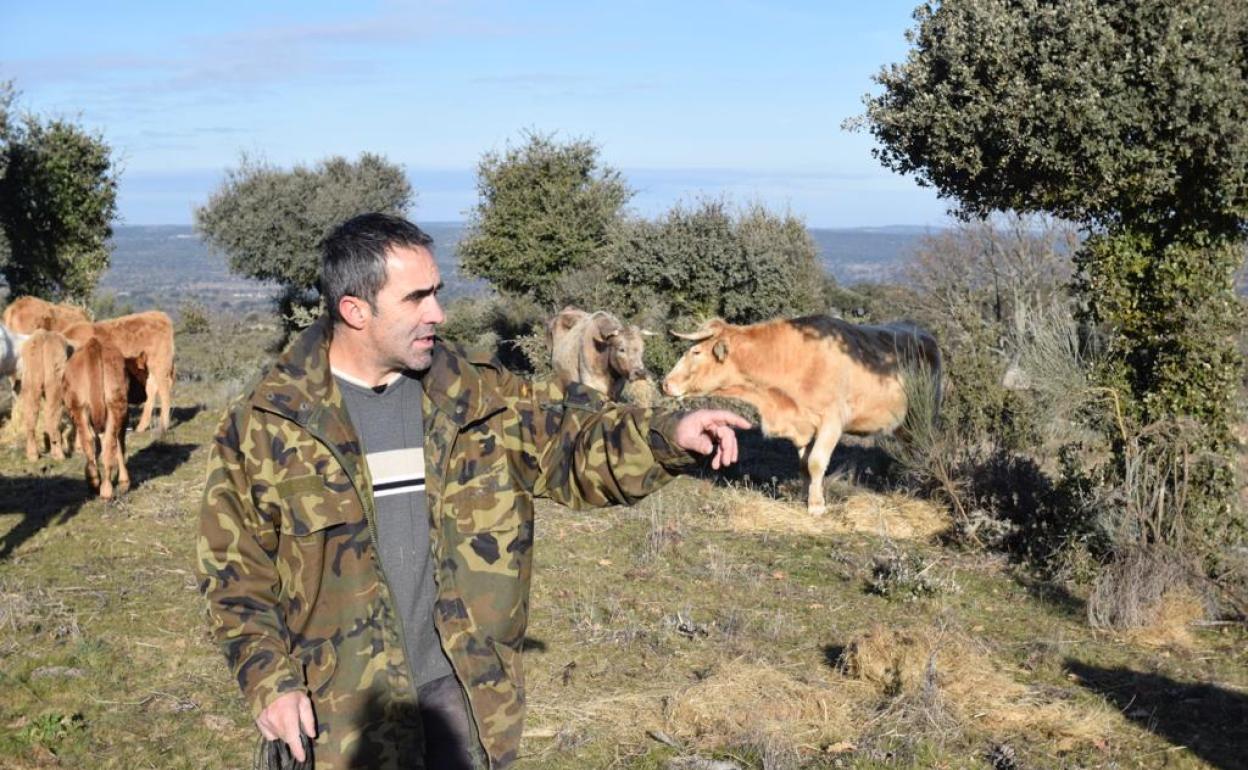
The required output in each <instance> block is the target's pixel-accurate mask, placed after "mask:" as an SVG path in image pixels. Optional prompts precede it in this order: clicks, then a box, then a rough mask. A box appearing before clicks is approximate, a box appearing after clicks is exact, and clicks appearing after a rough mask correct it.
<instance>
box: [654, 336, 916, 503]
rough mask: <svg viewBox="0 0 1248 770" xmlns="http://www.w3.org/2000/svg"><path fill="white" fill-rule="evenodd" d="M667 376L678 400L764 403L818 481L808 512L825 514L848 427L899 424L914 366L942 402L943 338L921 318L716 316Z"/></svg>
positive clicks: (777, 431) (861, 431) (771, 421)
mask: <svg viewBox="0 0 1248 770" xmlns="http://www.w3.org/2000/svg"><path fill="white" fill-rule="evenodd" d="M676 336H678V337H681V338H684V339H688V340H693V341H694V342H695V343H696V344H695V345H694V346H693V347H692V348H690V349H689V350H687V351H686V352H685V354H684V356H682V357H681V359H680V360H679V361H678V362H676V366H675V367H673V368H672V371H671V372H670V373H669V374H668V375H667V377H666V379H665V380H664V383H663V389H664V390H665V391H666V392H667V394H668V395H671V396H723V397H727V398H737V399H741V400H742V401H745V402H746V403H748V404H751V405H752V406H754V407H755V408H756V409H758V413H759V416H760V418H761V420H762V427H763V432H764V433H766V434H767V435H770V436H778V437H780V438H786V439H788V440H789V441H792V442H793V444H794V445H795V446H796V447H797V449H798V452H799V453H800V455H801V458H802V473H803V475H804V476H806V477H807V478H808V479H809V482H810V486H809V492H808V495H807V508H808V510H809V511H810V513H812V514H814V515H816V516H819V515H822V514H823V513H824V512H825V511H826V510H827V507H826V505H825V504H824V499H823V475H824V473H825V472H826V471H827V468H828V462H829V460H830V459H831V458H832V450H833V449H835V448H836V444H837V442H838V441H840V438H841V434H842V433H850V434H854V435H869V434H874V433H883V432H888V431H892V430H894V429H896V428H897V427H898V426H899V425H901V422H902V420H903V419H904V418H905V416H906V411H907V407H908V398H907V395H906V390H907V388H906V377H907V376H908V373H909V372H918V373H919V374H920V376H923V375H924V374H926V376H927V378H928V381H929V382H932V383H934V384H935V385H936V390H935V393H933V397H934V398H935V403H936V406H938V405H939V403H940V388H939V383H940V376H941V360H940V349H939V348H938V347H937V346H936V340H935V339H934V338H933V337H932V336H931V335H930V334H928V333H927V332H925V331H923V330H922V329H920V328H918V327H916V326H914V325H912V324H902V323H899V324H890V325H886V326H860V325H856V324H851V323H848V322H846V321H842V320H840V319H837V318H831V317H828V316H809V317H806V318H797V319H793V320H782V319H779V320H774V321H767V322H765V323H760V324H754V325H751V326H734V325H732V324H728V323H725V322H724V321H721V320H718V319H716V320H714V321H711V322H710V323H708V324H706V325H704V326H703V327H702V328H701V329H700V330H698V331H696V332H693V333H691V334H677V335H676Z"/></svg>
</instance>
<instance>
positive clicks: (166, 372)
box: [65, 310, 173, 431]
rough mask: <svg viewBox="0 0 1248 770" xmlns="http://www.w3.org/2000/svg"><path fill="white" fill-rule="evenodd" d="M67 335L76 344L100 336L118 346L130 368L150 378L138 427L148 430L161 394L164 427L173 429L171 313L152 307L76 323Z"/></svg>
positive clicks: (161, 415)
mask: <svg viewBox="0 0 1248 770" xmlns="http://www.w3.org/2000/svg"><path fill="white" fill-rule="evenodd" d="M65 336H66V337H68V338H69V341H70V343H72V344H74V345H80V344H82V343H83V342H85V341H86V340H87V339H90V338H91V337H96V338H98V339H100V340H101V341H102V342H106V343H108V344H110V345H112V346H113V347H115V348H117V350H119V351H120V352H121V355H122V356H123V357H124V358H125V359H126V369H127V371H129V372H130V373H131V375H132V376H134V377H135V379H136V380H139V381H142V380H143V379H144V377H145V379H146V388H147V399H146V400H145V401H144V402H143V414H142V416H141V417H139V424H138V426H137V427H136V428H135V430H138V431H142V430H146V429H147V428H148V427H149V425H150V424H151V420H152V409H153V408H154V407H155V406H156V397H157V396H159V397H160V429H161V430H168V429H169V414H170V410H171V409H172V408H173V322H172V321H170V320H169V316H167V315H165V314H164V313H162V312H160V311H159V310H149V311H147V312H146V313H134V314H132V315H124V316H122V317H120V318H113V319H111V320H108V321H98V322H96V323H94V324H75V325H74V326H71V327H70V328H69V329H67V330H66V331H65ZM140 355H142V356H143V358H144V360H145V361H146V365H145V366H142V365H140V364H139V357H140Z"/></svg>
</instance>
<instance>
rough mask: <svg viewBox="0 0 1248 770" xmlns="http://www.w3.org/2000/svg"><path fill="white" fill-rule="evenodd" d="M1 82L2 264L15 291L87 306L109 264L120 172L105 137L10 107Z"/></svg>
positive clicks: (8, 88) (7, 87)
mask: <svg viewBox="0 0 1248 770" xmlns="http://www.w3.org/2000/svg"><path fill="white" fill-rule="evenodd" d="M15 99H16V92H15V91H14V89H13V86H12V84H11V83H0V267H2V269H3V273H4V279H5V281H6V282H7V283H8V286H9V296H13V297H16V296H20V295H23V294H32V295H35V296H37V297H42V298H44V299H51V300H70V301H75V302H79V303H85V302H87V301H89V300H90V298H91V294H92V292H93V291H94V290H95V285H96V283H97V282H98V281H99V279H100V275H101V274H102V273H103V272H104V271H105V270H106V269H107V268H108V254H109V249H108V239H109V237H110V236H111V235H112V222H113V219H114V217H115V216H116V212H117V169H116V168H115V167H114V165H113V160H112V150H111V148H110V147H109V146H108V144H107V143H106V142H105V141H104V139H103V137H101V136H99V135H97V134H93V133H91V132H88V131H85V130H84V129H82V128H81V127H79V126H78V125H75V124H74V123H72V122H70V121H68V120H63V119H44V118H41V117H39V116H37V115H34V114H27V115H23V116H21V117H20V118H19V117H18V116H17V115H15V114H14V113H13V111H12V108H13V104H14V101H15Z"/></svg>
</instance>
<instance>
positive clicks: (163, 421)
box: [160, 368, 173, 432]
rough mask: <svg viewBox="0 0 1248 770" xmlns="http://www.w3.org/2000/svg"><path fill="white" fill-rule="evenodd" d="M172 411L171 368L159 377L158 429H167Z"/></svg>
mask: <svg viewBox="0 0 1248 770" xmlns="http://www.w3.org/2000/svg"><path fill="white" fill-rule="evenodd" d="M172 413H173V369H172V368H170V370H169V373H168V374H167V375H164V376H162V377H160V429H161V431H162V432H163V431H167V430H169V419H170V415H171V414H172Z"/></svg>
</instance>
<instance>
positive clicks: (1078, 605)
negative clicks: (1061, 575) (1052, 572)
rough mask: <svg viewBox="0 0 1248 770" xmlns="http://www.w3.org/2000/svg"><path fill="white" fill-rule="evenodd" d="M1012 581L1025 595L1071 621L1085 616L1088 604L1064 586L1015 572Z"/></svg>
mask: <svg viewBox="0 0 1248 770" xmlns="http://www.w3.org/2000/svg"><path fill="white" fill-rule="evenodd" d="M1013 577H1014V580H1015V581H1016V582H1017V583H1018V584H1019V585H1021V586H1022V587H1023V588H1024V589H1026V591H1027V594H1028V595H1029V596H1031V597H1032V598H1033V599H1036V600H1037V601H1041V602H1044V603H1045V604H1048V605H1049V606H1050V607H1052V608H1053V609H1055V610H1056V611H1057V612H1060V613H1061V614H1062V615H1064V616H1065V617H1068V618H1071V619H1072V620H1082V619H1084V618H1085V617H1086V616H1087V612H1088V603H1087V602H1086V601H1084V600H1083V599H1081V598H1079V597H1078V596H1075V595H1074V594H1072V593H1071V592H1070V591H1068V590H1067V589H1066V588H1065V587H1064V586H1062V585H1060V584H1058V583H1052V582H1049V581H1045V580H1037V579H1035V578H1031V577H1028V576H1027V575H1025V574H1022V573H1021V572H1016V573H1015V574H1014V575H1013Z"/></svg>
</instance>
